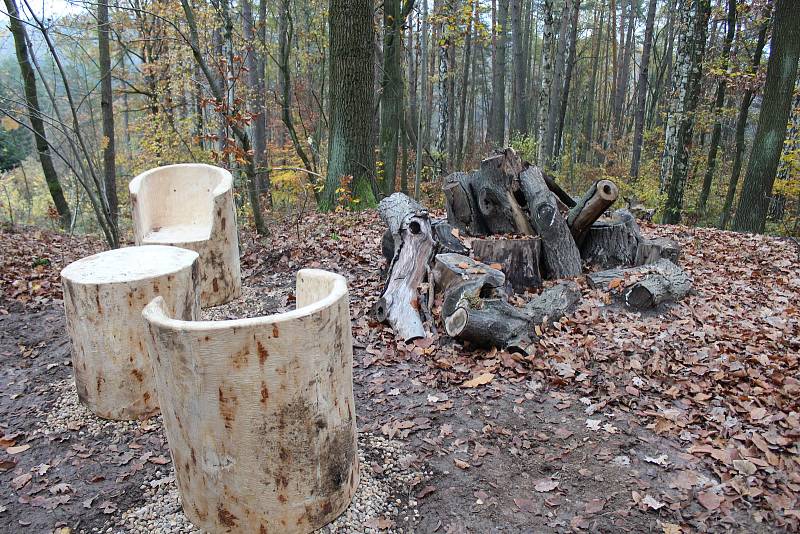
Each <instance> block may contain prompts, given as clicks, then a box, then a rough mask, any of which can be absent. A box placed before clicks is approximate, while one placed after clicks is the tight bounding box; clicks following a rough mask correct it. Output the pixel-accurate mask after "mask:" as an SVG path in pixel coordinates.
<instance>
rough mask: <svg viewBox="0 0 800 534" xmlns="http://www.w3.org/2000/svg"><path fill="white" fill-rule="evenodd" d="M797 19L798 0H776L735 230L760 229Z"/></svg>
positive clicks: (782, 132)
mask: <svg viewBox="0 0 800 534" xmlns="http://www.w3.org/2000/svg"><path fill="white" fill-rule="evenodd" d="M798 20H800V2H797V1H795V0H777V1H776V3H775V14H774V17H773V29H772V38H771V40H770V57H769V63H768V64H767V79H766V83H765V85H764V99H763V103H762V106H761V113H760V115H759V118H758V129H757V130H756V137H755V139H754V140H753V149H752V151H751V153H750V161H749V162H748V164H747V173H746V174H745V177H744V185H743V187H742V195H741V197H740V198H739V205H738V206H737V208H736V215H735V217H734V219H733V229H734V230H736V231H739V232H757V233H761V232H763V231H764V225H765V223H766V218H767V208H768V207H769V201H770V197H771V195H772V186H773V184H774V182H775V175H776V173H777V171H778V163H779V161H780V156H781V149H782V147H783V141H784V138H785V137H786V128H787V123H788V120H789V114H790V113H791V108H792V93H793V90H794V84H795V81H796V79H797V62H798V58H800V25H798V24H797V21H798Z"/></svg>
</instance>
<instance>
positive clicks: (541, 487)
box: [533, 478, 558, 493]
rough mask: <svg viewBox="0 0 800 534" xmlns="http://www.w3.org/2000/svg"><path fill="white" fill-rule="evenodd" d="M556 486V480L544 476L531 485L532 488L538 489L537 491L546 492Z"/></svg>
mask: <svg viewBox="0 0 800 534" xmlns="http://www.w3.org/2000/svg"><path fill="white" fill-rule="evenodd" d="M557 487H558V480H553V479H552V478H545V479H542V480H539V481H538V482H537V483H536V485H534V486H533V489H535V490H536V491H538V492H539V493H547V492H548V491H553V490H554V489H556V488H557Z"/></svg>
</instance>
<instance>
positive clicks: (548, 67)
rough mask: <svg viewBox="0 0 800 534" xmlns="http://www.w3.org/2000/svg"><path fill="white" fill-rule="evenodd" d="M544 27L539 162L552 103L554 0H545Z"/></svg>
mask: <svg viewBox="0 0 800 534" xmlns="http://www.w3.org/2000/svg"><path fill="white" fill-rule="evenodd" d="M542 8H543V9H544V28H543V31H542V88H541V91H539V105H538V108H537V109H538V111H537V113H538V114H539V124H538V125H537V134H538V135H537V139H538V140H539V145H538V152H539V153H538V158H537V159H538V162H539V164H540V165H541V162H542V161H543V156H544V137H545V130H546V129H547V109H548V107H549V105H550V88H551V87H552V85H553V56H552V49H553V0H544V3H543V4H542Z"/></svg>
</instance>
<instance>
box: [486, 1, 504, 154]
mask: <svg viewBox="0 0 800 534" xmlns="http://www.w3.org/2000/svg"><path fill="white" fill-rule="evenodd" d="M508 8H509V0H498V9H497V23H496V25H495V28H494V31H495V33H496V36H495V43H494V55H493V56H492V60H493V61H492V104H491V108H490V111H489V131H488V133H487V137H488V141H489V142H490V143H492V144H494V145H495V146H497V147H499V146H503V145H504V144H505V129H506V126H505V124H506V35H507V33H508V27H507V22H508Z"/></svg>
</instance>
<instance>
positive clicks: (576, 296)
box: [525, 280, 581, 324]
mask: <svg viewBox="0 0 800 534" xmlns="http://www.w3.org/2000/svg"><path fill="white" fill-rule="evenodd" d="M580 300H581V290H580V288H579V287H578V284H577V283H576V282H575V281H574V280H567V281H566V282H562V283H560V284H558V285H555V286H553V287H551V288H548V289H545V290H544V291H542V292H541V294H540V295H539V296H538V297H536V298H534V299H533V300H531V301H530V302H529V303H528V304H526V305H525V313H526V314H528V316H530V318H531V322H532V324H542V323H544V322H545V321H550V322H555V321H558V320H559V319H561V317H563V316H564V315H566V314H568V313H570V312H571V311H572V310H574V309H575V306H577V304H578V302H580Z"/></svg>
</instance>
